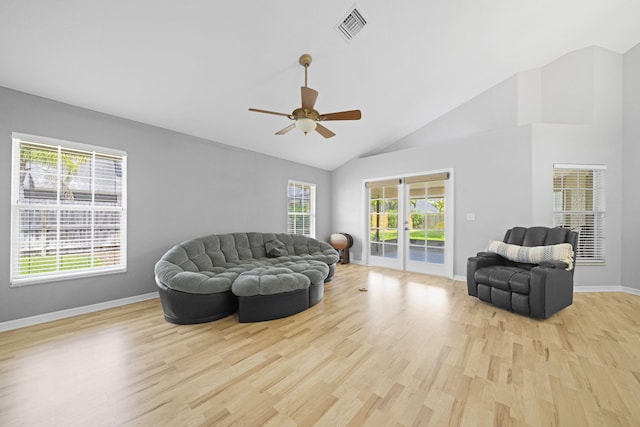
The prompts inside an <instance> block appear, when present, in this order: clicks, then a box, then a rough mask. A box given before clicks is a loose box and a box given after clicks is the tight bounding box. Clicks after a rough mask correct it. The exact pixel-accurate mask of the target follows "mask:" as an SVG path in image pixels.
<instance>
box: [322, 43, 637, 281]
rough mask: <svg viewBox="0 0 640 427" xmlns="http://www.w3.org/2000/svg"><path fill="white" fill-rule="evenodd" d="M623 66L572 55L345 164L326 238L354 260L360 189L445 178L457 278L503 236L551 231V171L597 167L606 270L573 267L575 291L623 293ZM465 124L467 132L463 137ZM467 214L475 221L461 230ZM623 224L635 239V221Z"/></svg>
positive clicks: (589, 54) (589, 52)
mask: <svg viewBox="0 0 640 427" xmlns="http://www.w3.org/2000/svg"><path fill="white" fill-rule="evenodd" d="M622 60H623V56H622V55H620V54H617V53H613V52H610V51H607V50H605V49H600V48H596V47H591V48H586V49H582V50H579V51H576V52H572V53H570V54H567V55H565V56H563V57H561V58H559V59H558V60H556V61H554V62H552V63H550V64H548V65H546V66H545V67H542V68H541V69H537V70H528V71H525V72H523V73H519V74H518V75H516V76H514V77H511V78H509V79H507V80H505V81H504V82H503V83H501V84H498V85H496V86H495V88H491V89H489V90H488V91H486V92H484V93H482V94H480V95H479V96H478V97H476V98H474V99H472V100H470V101H469V102H467V103H465V104H464V105H461V106H460V107H459V108H457V109H456V110H454V111H452V112H450V113H448V114H447V115H445V116H443V117H441V118H439V119H437V120H436V121H434V122H432V123H430V124H427V125H426V126H425V127H423V128H422V129H420V130H418V131H416V132H414V133H412V134H411V135H409V136H407V137H405V138H403V139H402V140H400V141H398V142H396V143H395V144H393V146H392V147H395V148H398V151H395V152H387V153H383V154H379V155H376V156H371V157H367V158H362V159H357V160H353V161H351V162H349V163H347V164H346V165H344V166H342V167H341V168H339V169H338V170H336V171H334V174H333V199H332V200H333V203H332V205H333V211H332V218H333V228H334V229H335V230H339V231H344V232H349V233H353V234H354V239H355V241H356V244H355V245H354V246H355V247H354V256H353V258H354V259H356V260H362V259H363V247H362V242H363V241H364V240H363V239H364V238H365V237H366V236H365V235H363V230H364V227H365V222H364V221H365V217H366V213H365V206H364V202H363V200H364V187H363V185H362V182H363V180H365V179H370V178H375V177H385V176H392V175H399V174H403V173H412V172H416V171H428V170H433V169H442V168H453V169H454V175H455V188H454V192H455V196H454V197H455V198H454V202H455V217H454V224H453V226H454V231H455V240H454V243H455V252H454V275H456V276H464V275H465V274H466V259H467V257H468V256H470V255H473V254H475V252H477V251H478V250H482V249H483V248H484V247H485V246H486V244H487V242H488V240H489V239H496V238H502V236H503V234H504V232H505V230H506V229H507V228H509V227H511V226H514V225H523V226H530V225H549V226H550V225H552V222H553V216H552V197H551V192H552V188H553V187H552V177H553V164H554V163H588V164H605V165H607V178H606V179H607V187H606V192H607V195H606V197H607V242H606V257H607V265H606V266H579V267H578V268H577V269H576V284H577V285H578V286H604V287H606V286H621V263H620V260H621V246H622V244H621V239H622V236H621V215H622V166H623V164H622V116H623V113H622V93H623V86H622V83H623V67H622V64H623V62H622ZM635 67H636V68H637V67H638V61H636V62H635ZM638 75H640V74H638V73H637V72H636V73H635V74H634V77H632V78H633V79H634V81H636V82H637V80H636V79H638V77H636V76H638ZM636 84H637V83H636ZM493 92H495V93H493ZM635 102H636V103H637V102H638V97H636V98H635ZM636 108H637V107H636ZM487 111H490V112H491V113H488V112H487ZM634 117H635V118H637V117H638V116H637V114H636V115H634ZM467 121H468V122H469V123H472V126H467V127H466V128H464V129H463V130H462V131H461V129H460V125H459V123H464V122H467ZM628 121H629V120H628ZM497 126H502V128H501V129H496V127H497ZM636 126H637V125H636ZM448 127H449V128H448ZM447 128H448V129H447ZM629 131H631V129H630V130H629ZM469 132H471V133H469ZM635 132H636V134H635V135H637V133H638V128H637V127H636V128H635ZM463 134H464V135H463ZM636 141H637V138H636ZM636 144H637V143H636ZM628 145H630V144H629V143H628V144H627V146H628ZM635 147H636V149H637V145H636V146H635ZM628 157H629V156H628ZM635 158H636V159H637V157H635ZM629 186H630V184H629ZM630 191H632V190H631V188H629V190H628V192H630ZM636 197H637V196H636ZM355 212H360V215H359V217H357V216H356V215H354V213H355ZM467 213H475V214H476V220H475V221H467V220H466V214H467ZM629 222H634V223H635V226H636V229H637V224H638V220H637V217H636V218H629ZM635 247H636V248H637V246H635ZM630 250H631V249H630ZM635 252H636V253H637V249H636V250H635Z"/></svg>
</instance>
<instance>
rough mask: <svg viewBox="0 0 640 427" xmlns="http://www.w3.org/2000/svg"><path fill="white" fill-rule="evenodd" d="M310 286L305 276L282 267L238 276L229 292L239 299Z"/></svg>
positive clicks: (261, 268)
mask: <svg viewBox="0 0 640 427" xmlns="http://www.w3.org/2000/svg"><path fill="white" fill-rule="evenodd" d="M310 284H311V281H310V280H309V278H308V277H307V276H305V275H304V274H300V273H295V272H293V271H292V270H290V269H288V268H284V267H258V268H254V269H253V270H250V271H245V272H244V273H242V274H240V276H238V278H237V279H236V280H235V281H234V282H233V285H232V287H231V291H232V292H233V293H234V294H235V295H237V296H239V297H248V296H255V295H273V294H281V293H285V292H291V291H296V290H299V289H306V288H308V287H309V285H310Z"/></svg>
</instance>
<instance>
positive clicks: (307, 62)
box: [298, 53, 311, 87]
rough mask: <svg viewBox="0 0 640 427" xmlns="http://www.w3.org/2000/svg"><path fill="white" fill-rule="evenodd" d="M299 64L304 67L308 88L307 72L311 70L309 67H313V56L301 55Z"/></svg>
mask: <svg viewBox="0 0 640 427" xmlns="http://www.w3.org/2000/svg"><path fill="white" fill-rule="evenodd" d="M298 62H299V63H300V65H302V66H303V67H304V87H307V70H308V69H309V65H311V55H309V54H308V53H303V54H302V55H300V59H299V60H298Z"/></svg>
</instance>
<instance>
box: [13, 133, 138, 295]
mask: <svg viewBox="0 0 640 427" xmlns="http://www.w3.org/2000/svg"><path fill="white" fill-rule="evenodd" d="M23 143H25V144H31V145H34V146H36V145H41V146H43V148H46V149H55V150H57V151H58V153H59V154H60V153H61V152H65V153H67V152H76V153H79V154H80V155H87V156H88V157H90V161H91V167H92V171H93V172H92V173H91V177H90V178H89V180H88V182H89V184H88V185H89V193H90V194H91V197H90V200H89V203H86V204H76V205H74V204H65V203H62V202H61V198H60V197H59V193H60V189H59V188H57V189H56V190H54V192H55V194H56V200H55V201H54V202H53V203H46V202H44V201H46V199H45V198H43V199H40V200H39V199H37V198H36V199H32V200H31V201H30V202H29V203H25V202H22V201H21V200H20V173H21V170H20V163H21V148H22V146H23ZM52 151H53V150H52ZM104 157H115V158H116V159H118V160H119V165H120V168H119V171H118V172H117V174H119V177H120V180H119V182H118V184H119V193H120V194H119V196H120V201H119V204H116V205H101V204H98V203H96V201H97V200H96V194H98V192H97V191H96V190H97V188H96V181H97V180H98V179H97V178H96V176H95V167H96V163H95V160H96V158H104ZM61 161H62V160H58V162H59V164H58V166H57V167H56V168H55V173H56V174H57V176H58V178H57V180H56V182H59V178H60V176H61V175H62V174H63V172H64V171H63V170H62V169H61V168H60V162H61ZM114 167H115V166H114ZM114 182H117V181H114ZM55 186H56V187H57V186H58V184H55ZM78 194H80V193H78ZM116 195H117V193H116ZM103 201H104V200H103ZM26 209H32V210H34V211H37V210H42V211H53V212H59V213H60V214H57V218H60V215H61V214H62V213H64V212H67V213H68V212H74V211H75V212H84V213H85V214H87V213H88V214H89V215H90V217H91V220H90V229H91V234H90V235H91V237H90V240H89V242H88V245H89V247H90V248H94V244H95V243H96V242H97V241H98V239H99V237H100V236H99V235H98V234H97V233H96V232H95V226H96V225H100V224H104V223H100V222H99V221H96V219H95V215H94V213H96V212H99V213H104V212H116V213H118V214H119V215H117V216H118V219H119V229H118V230H119V233H118V235H117V237H118V242H119V245H118V246H117V247H118V249H119V253H118V262H117V264H114V265H108V266H95V265H92V266H91V267H86V268H82V267H80V268H76V269H70V270H65V269H62V268H61V264H60V256H61V248H62V246H61V244H60V242H61V240H60V239H61V234H62V232H61V231H62V222H61V220H60V219H58V220H57V223H56V225H55V226H54V227H52V228H54V230H55V233H56V238H55V241H54V244H53V246H54V247H55V249H54V251H55V253H56V254H55V255H54V256H55V257H56V266H55V267H54V270H53V271H47V272H44V273H31V274H20V271H19V270H20V259H21V252H20V250H21V248H19V247H18V246H19V245H20V242H21V240H20V233H21V230H22V224H21V222H20V213H21V210H26ZM10 241H11V242H10V265H9V270H10V287H20V286H27V285H35V284H42V283H49V282H56V281H61V280H69V279H73V278H81V277H94V276H100V275H106V274H115V273H122V272H126V271H127V153H126V152H125V151H121V150H116V149H111V148H107V147H100V146H94V145H89V144H83V143H78V142H71V141H65V140H60V139H55V138H49V137H42V136H36V135H29V134H24V133H17V132H13V133H12V162H11V237H10ZM71 253H72V254H73V252H71ZM89 253H90V254H91V255H90V256H93V251H91V252H89ZM85 254H86V252H78V255H82V256H86V255H85ZM93 263H94V261H93V259H92V264H93Z"/></svg>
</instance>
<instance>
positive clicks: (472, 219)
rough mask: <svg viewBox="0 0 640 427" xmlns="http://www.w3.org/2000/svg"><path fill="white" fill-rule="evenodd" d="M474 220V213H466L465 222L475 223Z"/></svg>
mask: <svg viewBox="0 0 640 427" xmlns="http://www.w3.org/2000/svg"><path fill="white" fill-rule="evenodd" d="M475 220H476V214H475V213H468V214H467V221H475Z"/></svg>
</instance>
